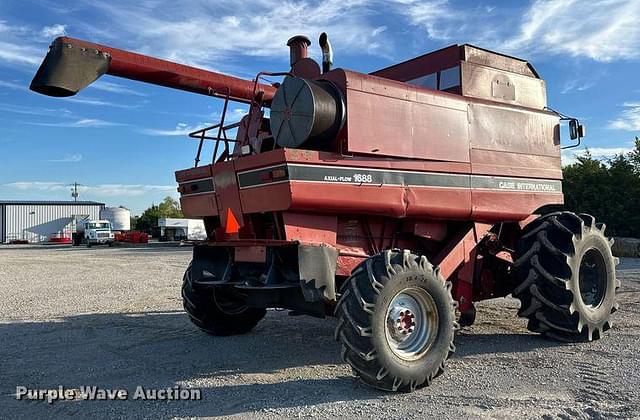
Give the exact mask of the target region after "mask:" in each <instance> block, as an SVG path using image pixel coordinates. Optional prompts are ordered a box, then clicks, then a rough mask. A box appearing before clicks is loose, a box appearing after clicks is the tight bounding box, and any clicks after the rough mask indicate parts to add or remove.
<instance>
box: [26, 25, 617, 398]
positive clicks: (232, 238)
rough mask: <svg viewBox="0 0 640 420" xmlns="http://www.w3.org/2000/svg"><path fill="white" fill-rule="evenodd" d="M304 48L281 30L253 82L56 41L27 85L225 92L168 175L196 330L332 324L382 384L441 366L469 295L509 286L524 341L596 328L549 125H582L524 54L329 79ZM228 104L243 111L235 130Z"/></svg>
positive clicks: (603, 311)
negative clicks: (198, 230) (305, 321)
mask: <svg viewBox="0 0 640 420" xmlns="http://www.w3.org/2000/svg"><path fill="white" fill-rule="evenodd" d="M310 44H311V43H310V41H309V39H308V38H306V37H303V36H296V37H294V38H291V40H289V42H288V45H289V47H290V55H291V68H290V70H289V71H288V72H286V73H267V72H262V73H260V74H258V75H257V77H256V79H255V80H252V81H247V80H242V79H238V78H235V77H232V76H227V75H222V74H219V73H214V72H210V71H206V70H200V69H196V68H193V67H189V66H184V65H180V64H175V63H171V62H168V61H164V60H159V59H156V58H151V57H147V56H143V55H140V54H135V53H131V52H127V51H122V50H118V49H114V48H110V47H106V46H102V45H97V44H92V43H89V42H85V41H80V40H77V39H72V38H58V39H56V40H55V41H54V42H53V44H52V45H51V47H50V49H49V52H48V54H47V56H46V58H45V60H44V62H43V63H42V65H41V67H40V69H39V70H38V72H37V74H36V76H35V78H34V80H33V82H32V83H31V89H32V90H34V91H36V92H39V93H43V94H45V95H51V96H70V95H73V94H75V93H77V92H78V91H79V90H81V89H82V88H84V87H86V86H87V85H89V84H90V83H92V82H93V81H94V80H96V79H97V78H98V77H100V76H102V75H104V74H110V75H114V76H119V77H124V78H128V79H134V80H138V81H142V82H147V83H152V84H156V85H162V86H166V87H171V88H176V89H181V90H186V91H189V92H194V93H199V94H203V95H210V96H214V97H217V98H221V99H223V100H224V107H223V113H222V118H221V121H220V123H219V124H216V125H214V126H211V127H208V128H205V129H202V130H199V131H197V132H194V133H192V134H191V136H192V137H195V138H197V139H199V147H198V151H197V154H196V158H195V166H194V167H193V168H190V169H185V170H180V171H178V172H176V180H177V182H178V184H179V188H178V191H179V192H180V194H181V203H182V210H183V212H184V214H185V215H186V216H187V217H190V218H202V219H204V222H205V226H206V229H207V234H208V238H209V240H208V241H207V242H206V243H202V244H198V245H197V246H195V248H194V251H193V261H192V262H191V264H190V265H189V267H188V268H187V271H186V274H185V276H184V282H183V286H182V296H183V298H184V308H185V310H186V311H187V313H188V314H189V316H190V318H191V320H192V321H193V323H194V324H196V325H197V326H198V327H200V328H201V329H203V330H204V331H206V332H209V333H211V334H214V335H231V334H242V333H246V332H248V331H250V330H251V329H252V328H253V327H254V326H255V325H256V324H257V323H258V322H259V321H260V320H261V319H262V318H263V317H264V316H265V313H266V309H267V308H287V309H289V310H291V315H298V314H307V315H313V316H317V317H325V316H326V315H335V316H336V317H337V319H338V320H337V327H336V333H335V336H336V339H337V340H338V341H339V342H340V343H341V345H342V355H343V358H344V360H345V361H346V362H347V363H348V364H349V365H351V367H352V368H353V370H354V372H355V373H356V374H357V375H358V376H359V377H360V378H361V379H362V380H363V381H364V382H365V383H367V384H369V385H371V386H374V387H376V388H380V389H384V390H393V391H396V390H399V391H412V390H414V389H416V388H418V387H421V386H425V385H428V384H429V383H430V382H431V380H432V379H433V378H435V377H436V376H438V375H439V374H440V373H441V372H442V370H443V368H444V362H445V360H446V359H447V358H448V357H449V355H450V354H451V353H452V352H453V351H454V349H455V346H454V344H453V340H454V332H455V330H456V328H458V325H459V324H463V325H469V324H471V323H472V322H473V321H474V319H475V309H474V306H473V303H474V302H477V301H480V300H483V299H489V298H495V297H499V296H506V295H508V294H512V295H513V296H515V297H516V298H518V299H519V300H520V301H521V303H522V305H521V308H520V310H519V315H520V316H522V317H526V318H528V328H529V329H530V330H532V331H535V332H539V333H542V334H544V335H546V336H550V337H555V338H559V339H562V340H569V341H587V340H592V339H598V338H600V337H601V336H602V335H603V333H604V331H606V330H607V329H609V328H610V326H611V321H610V315H611V314H612V313H613V312H614V311H615V310H616V309H617V304H616V301H615V294H616V289H617V287H618V285H619V282H618V281H617V280H616V277H615V264H616V260H615V258H614V257H613V256H612V254H611V245H610V244H611V243H610V241H609V240H607V238H606V237H605V236H604V225H601V224H597V223H596V221H595V219H594V218H593V217H592V216H589V215H586V214H574V213H571V212H567V211H563V210H562V204H563V195H562V182H561V179H562V171H561V168H560V149H561V146H560V120H562V119H567V120H569V124H568V125H569V132H570V137H571V138H572V139H574V140H576V139H577V140H578V142H579V141H580V138H581V137H582V136H583V135H584V129H583V127H582V126H581V125H580V124H579V123H578V121H577V120H575V119H570V118H565V117H564V116H562V115H561V114H558V113H556V112H553V111H551V110H549V109H548V108H547V107H546V87H545V83H544V81H543V80H541V79H540V77H539V76H538V74H537V73H536V71H535V70H534V68H533V67H532V66H531V65H530V64H529V63H527V62H526V61H524V60H520V59H517V58H513V57H509V56H505V55H502V54H498V53H494V52H491V51H487V50H484V49H481V48H477V47H474V46H471V45H461V46H459V45H453V46H450V47H447V48H444V49H441V50H438V51H435V52H432V53H429V54H425V55H423V56H420V57H417V58H414V59H412V60H409V61H405V62H402V63H399V64H396V65H394V66H391V67H388V68H385V69H382V70H379V71H376V72H373V73H371V74H363V73H358V72H354V71H350V70H344V69H332V68H331V66H332V51H331V46H330V44H329V41H328V39H327V36H326V34H323V35H322V36H321V37H320V45H321V47H322V51H323V61H322V64H321V65H319V64H318V63H316V62H315V61H314V60H313V59H311V58H309V57H308V53H307V48H308V46H309V45H310ZM262 76H271V77H276V76H283V80H282V83H275V84H263V83H261V80H263V77H262ZM229 101H238V102H243V103H246V104H249V112H248V114H247V115H246V116H244V117H243V118H242V119H241V120H240V121H239V122H232V123H229V122H228V121H226V116H227V115H226V111H227V106H228V103H229ZM267 108H268V109H269V110H270V112H269V113H267V112H265V111H266V109H267ZM233 129H237V135H236V136H235V138H234V139H232V138H230V137H231V136H230V135H229V136H228V135H227V133H228V132H229V131H230V130H233ZM205 141H212V142H213V143H214V149H215V152H214V156H213V160H212V161H210V162H211V163H209V162H207V163H206V164H202V165H201V164H200V161H201V154H202V146H203V144H204V142H205Z"/></svg>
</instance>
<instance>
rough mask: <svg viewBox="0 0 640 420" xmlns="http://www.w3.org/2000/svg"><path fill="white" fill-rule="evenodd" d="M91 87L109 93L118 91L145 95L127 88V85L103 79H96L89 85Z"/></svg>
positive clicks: (125, 93)
mask: <svg viewBox="0 0 640 420" xmlns="http://www.w3.org/2000/svg"><path fill="white" fill-rule="evenodd" d="M89 87H90V88H92V89H97V90H101V91H104V92H110V93H119V94H124V95H134V96H147V95H145V94H144V93H141V92H138V91H137V90H133V89H129V88H128V87H125V86H122V85H120V84H117V83H112V82H105V81H104V80H98V81H95V82H93V83H92V84H90V85H89Z"/></svg>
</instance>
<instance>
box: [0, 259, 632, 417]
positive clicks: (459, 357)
mask: <svg viewBox="0 0 640 420" xmlns="http://www.w3.org/2000/svg"><path fill="white" fill-rule="evenodd" d="M190 252H191V250H190V249H188V248H187V249H185V248H136V249H116V248H93V249H84V248H80V249H75V248H56V249H52V248H44V247H41V248H40V247H39V248H6V247H0V393H1V395H0V407H1V409H0V417H3V418H5V417H8V418H30V419H33V418H50V417H61V416H68V415H76V416H79V417H82V418H105V417H109V418H122V417H138V418H140V417H147V418H173V417H214V416H238V417H248V418H256V417H260V418H263V417H264V418H279V417H318V418H326V417H360V418H424V417H435V418H461V417H462V418H478V417H482V418H511V417H518V418H540V417H545V418H612V417H619V418H640V374H638V372H639V371H640V356H639V355H640V352H639V350H638V347H639V346H640V332H639V331H640V328H639V327H640V260H639V259H622V261H621V264H620V265H619V266H618V269H619V272H618V276H619V278H620V279H621V280H622V289H621V291H620V294H619V300H620V302H621V310H620V311H619V312H617V313H616V314H615V315H614V318H613V321H614V329H613V330H611V331H610V332H609V333H608V334H607V336H606V337H605V338H604V339H602V340H599V341H597V342H593V343H588V344H560V343H556V342H553V341H548V340H545V339H543V338H540V337H538V336H536V335H533V334H529V333H528V332H527V330H526V329H525V322H524V321H523V320H520V319H517V318H516V317H515V312H516V309H517V308H518V302H517V301H515V300H513V299H495V300H491V301H487V302H483V303H481V304H480V305H479V308H478V318H477V323H476V324H475V325H473V326H472V327H469V328H465V329H463V330H461V331H460V332H459V333H458V335H457V338H456V344H457V347H458V351H457V353H456V354H455V356H454V357H453V358H452V359H451V360H450V361H449V362H448V364H447V371H446V373H445V375H443V376H442V377H440V378H439V379H438V380H436V381H435V382H434V383H433V384H432V386H431V387H429V388H424V389H421V390H419V391H417V392H415V393H413V394H386V393H382V392H378V391H375V390H372V389H369V388H367V387H365V386H364V385H361V384H360V383H359V382H358V381H357V380H354V379H353V378H352V376H351V371H350V369H349V367H348V366H346V365H345V364H344V363H342V361H341V360H340V356H339V348H338V345H337V343H336V342H334V340H333V328H334V326H335V320H334V319H328V320H319V319H313V318H308V317H290V316H288V315H287V314H286V313H285V312H278V311H270V312H269V313H268V315H267V317H266V318H265V319H264V320H263V321H262V322H261V323H260V324H259V325H258V327H257V328H256V329H255V330H254V331H253V332H252V333H250V334H248V335H245V336H236V337H229V338H219V337H211V336H208V335H206V334H203V333H200V332H199V331H197V330H196V329H195V327H193V326H192V325H191V323H190V322H189V321H188V319H187V317H186V315H185V314H184V313H183V311H182V309H181V306H182V304H181V300H180V297H179V296H180V284H181V278H182V273H183V271H184V268H185V266H186V265H187V263H188V261H189V259H190ZM19 385H23V386H26V387H29V388H36V389H53V388H57V387H58V386H59V385H62V386H64V387H65V388H78V387H80V386H83V385H95V386H99V387H103V388H124V389H127V390H128V391H129V392H130V394H131V395H132V394H133V392H134V391H135V389H136V387H137V386H138V385H141V386H144V387H148V388H167V387H173V386H175V385H180V386H183V387H194V388H199V389H201V390H202V400H200V401H134V400H131V399H130V400H127V401H84V400H82V401H58V402H54V403H53V404H47V402H46V401H17V400H16V399H15V392H16V386H19Z"/></svg>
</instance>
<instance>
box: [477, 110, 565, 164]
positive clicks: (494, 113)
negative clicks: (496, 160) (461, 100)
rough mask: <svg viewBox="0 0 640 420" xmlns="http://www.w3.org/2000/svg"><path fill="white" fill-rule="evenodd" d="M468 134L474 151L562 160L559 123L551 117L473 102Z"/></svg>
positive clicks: (556, 117)
mask: <svg viewBox="0 0 640 420" xmlns="http://www.w3.org/2000/svg"><path fill="white" fill-rule="evenodd" d="M469 132H470V138H471V147H472V148H474V149H483V150H495V151H501V152H510V153H525V154H530V155H541V156H553V157H557V158H559V157H560V126H559V120H558V116H557V115H553V114H551V113H547V112H540V111H534V110H529V109H526V108H520V107H515V106H509V105H500V104H491V103H489V102H475V103H473V102H472V103H470V104H469ZM549 169H551V168H549ZM553 169H557V168H553Z"/></svg>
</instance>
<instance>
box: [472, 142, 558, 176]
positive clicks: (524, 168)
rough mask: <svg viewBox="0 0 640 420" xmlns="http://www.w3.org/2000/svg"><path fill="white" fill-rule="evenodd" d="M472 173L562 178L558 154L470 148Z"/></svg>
mask: <svg viewBox="0 0 640 420" xmlns="http://www.w3.org/2000/svg"><path fill="white" fill-rule="evenodd" d="M471 167H472V168H473V173H474V174H482V175H498V176H515V177H528V178H546V179H562V169H560V155H559V154H557V155H556V154H555V153H554V155H552V156H544V155H534V154H529V153H516V152H504V151H498V150H485V149H476V148H472V149H471Z"/></svg>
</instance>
